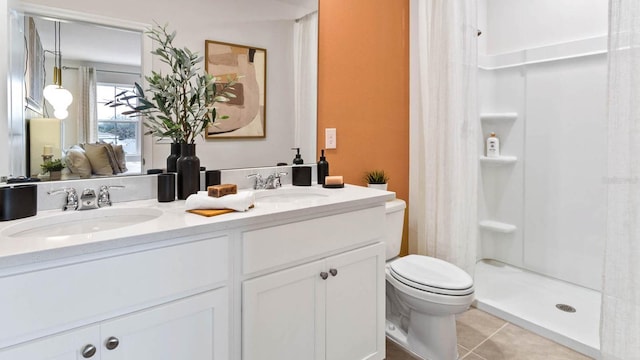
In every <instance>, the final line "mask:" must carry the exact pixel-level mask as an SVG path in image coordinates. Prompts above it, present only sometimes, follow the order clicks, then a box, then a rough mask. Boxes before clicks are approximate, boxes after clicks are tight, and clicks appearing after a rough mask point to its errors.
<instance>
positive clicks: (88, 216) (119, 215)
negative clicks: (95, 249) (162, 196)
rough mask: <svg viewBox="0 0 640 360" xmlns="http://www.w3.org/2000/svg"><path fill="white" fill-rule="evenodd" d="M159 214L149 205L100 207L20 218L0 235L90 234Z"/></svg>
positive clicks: (140, 221)
mask: <svg viewBox="0 0 640 360" xmlns="http://www.w3.org/2000/svg"><path fill="white" fill-rule="evenodd" d="M160 215H162V211H161V210H158V209H151V208H137V209H136V208H102V209H94V210H83V211H73V212H64V213H60V214H57V215H52V216H46V217H41V218H33V219H29V220H26V221H22V222H20V223H17V224H15V225H11V226H9V227H7V228H5V229H4V230H2V232H1V233H0V235H1V236H2V237H9V238H29V237H56V236H65V235H79V234H90V233H95V232H99V231H105V230H113V229H118V228H121V227H125V226H131V225H136V224H140V223H143V222H145V221H149V220H153V219H155V218H157V217H159V216H160Z"/></svg>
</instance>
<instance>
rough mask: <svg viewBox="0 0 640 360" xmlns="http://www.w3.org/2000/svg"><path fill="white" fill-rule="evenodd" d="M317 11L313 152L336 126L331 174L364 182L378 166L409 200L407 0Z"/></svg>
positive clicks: (349, 1)
mask: <svg viewBox="0 0 640 360" xmlns="http://www.w3.org/2000/svg"><path fill="white" fill-rule="evenodd" d="M318 19H319V20H318V21H319V25H318V26H319V39H318V41H319V44H318V153H320V149H322V148H324V144H325V137H324V133H325V128H336V132H337V136H336V138H337V149H335V150H326V151H325V153H326V156H327V161H328V162H329V171H330V173H331V175H342V176H344V179H345V182H347V183H351V184H360V185H364V181H363V180H362V177H363V174H364V172H365V171H367V170H374V169H383V170H385V172H386V173H388V174H389V177H390V181H389V190H390V191H395V192H396V194H397V197H398V198H401V199H404V200H406V201H407V202H408V200H409V199H408V195H409V0H319V10H318ZM407 249H408V246H407V225H406V217H405V231H404V239H403V246H402V250H401V251H402V254H403V255H404V254H406V253H407Z"/></svg>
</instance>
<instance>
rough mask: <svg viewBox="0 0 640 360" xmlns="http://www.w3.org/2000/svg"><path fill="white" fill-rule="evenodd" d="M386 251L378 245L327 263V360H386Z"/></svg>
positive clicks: (355, 251) (381, 245)
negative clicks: (328, 273)
mask: <svg viewBox="0 0 640 360" xmlns="http://www.w3.org/2000/svg"><path fill="white" fill-rule="evenodd" d="M384 251H385V248H384V245H383V244H376V245H373V246H368V247H365V248H362V249H358V250H354V251H349V252H347V253H344V254H340V255H337V256H333V257H330V258H327V259H326V268H327V269H329V270H328V271H329V272H330V274H331V275H330V276H329V279H327V281H326V286H327V290H326V291H327V298H326V302H327V305H326V309H327V314H326V330H327V331H326V334H327V339H326V348H327V357H326V359H327V360H361V359H371V360H373V359H384V346H385V345H384V341H385V340H384V316H385V314H384V306H385V304H384V299H385V297H384V294H385V292H384V287H385V280H384V261H385V253H384ZM334 274H335V275H334Z"/></svg>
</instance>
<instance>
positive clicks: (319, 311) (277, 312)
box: [242, 261, 326, 360]
mask: <svg viewBox="0 0 640 360" xmlns="http://www.w3.org/2000/svg"><path fill="white" fill-rule="evenodd" d="M323 264H324V261H315V262H312V263H309V264H305V265H301V266H298V267H295V268H292V269H288V270H283V271H279V272H277V273H274V274H270V275H265V276H262V277H259V278H256V279H252V280H247V281H245V282H244V283H243V285H242V291H243V297H242V299H243V300H242V358H243V359H244V360H302V359H304V360H321V359H324V358H325V354H324V298H325V294H324V290H325V287H324V283H325V282H326V280H323V279H322V278H321V277H320V273H321V272H322V271H325V270H323V269H324V266H323Z"/></svg>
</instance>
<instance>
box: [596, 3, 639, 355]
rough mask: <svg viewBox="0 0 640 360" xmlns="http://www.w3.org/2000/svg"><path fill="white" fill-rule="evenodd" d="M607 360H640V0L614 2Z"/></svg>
mask: <svg viewBox="0 0 640 360" xmlns="http://www.w3.org/2000/svg"><path fill="white" fill-rule="evenodd" d="M609 17H610V18H609V91H608V138H607V139H608V175H607V177H606V179H605V180H606V183H607V196H608V197H607V238H606V245H605V258H604V274H603V286H602V313H601V317H600V343H601V344H600V347H601V352H602V358H603V359H604V360H612V359H616V360H618V359H620V360H622V359H624V360H630V359H640V1H638V0H611V1H610V2H609Z"/></svg>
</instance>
